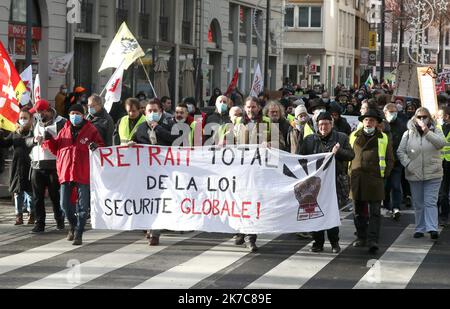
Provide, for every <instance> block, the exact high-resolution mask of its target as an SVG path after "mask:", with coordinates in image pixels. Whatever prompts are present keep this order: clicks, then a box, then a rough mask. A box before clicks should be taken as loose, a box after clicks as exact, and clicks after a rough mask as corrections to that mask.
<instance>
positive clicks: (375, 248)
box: [369, 241, 380, 254]
mask: <svg viewBox="0 0 450 309" xmlns="http://www.w3.org/2000/svg"><path fill="white" fill-rule="evenodd" d="M379 249H380V248H379V247H378V244H377V243H376V242H375V241H371V242H369V253H370V254H376V253H377V252H378V250H379Z"/></svg>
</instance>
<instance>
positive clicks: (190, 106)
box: [187, 104, 194, 114]
mask: <svg viewBox="0 0 450 309" xmlns="http://www.w3.org/2000/svg"><path fill="white" fill-rule="evenodd" d="M187 108H188V113H189V114H192V113H193V112H194V105H192V104H188V106H187Z"/></svg>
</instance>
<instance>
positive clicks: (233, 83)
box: [225, 69, 239, 97]
mask: <svg viewBox="0 0 450 309" xmlns="http://www.w3.org/2000/svg"><path fill="white" fill-rule="evenodd" d="M238 79H239V69H236V71H234V75H233V79H232V81H231V83H230V85H229V86H228V89H227V92H225V96H227V97H228V96H229V95H230V94H231V92H232V91H233V90H234V89H235V88H236V86H237V82H238Z"/></svg>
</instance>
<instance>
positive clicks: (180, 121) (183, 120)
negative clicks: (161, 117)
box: [175, 118, 186, 123]
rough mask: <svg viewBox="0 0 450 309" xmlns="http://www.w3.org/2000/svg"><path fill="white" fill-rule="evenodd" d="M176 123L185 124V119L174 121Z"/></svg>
mask: <svg viewBox="0 0 450 309" xmlns="http://www.w3.org/2000/svg"><path fill="white" fill-rule="evenodd" d="M175 120H176V122H177V123H185V122H186V119H184V118H181V119H175Z"/></svg>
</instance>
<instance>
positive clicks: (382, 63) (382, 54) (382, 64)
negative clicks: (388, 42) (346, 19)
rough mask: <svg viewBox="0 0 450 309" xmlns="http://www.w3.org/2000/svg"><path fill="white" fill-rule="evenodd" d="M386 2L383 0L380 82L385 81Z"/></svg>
mask: <svg viewBox="0 0 450 309" xmlns="http://www.w3.org/2000/svg"><path fill="white" fill-rule="evenodd" d="M385 10H386V2H385V0H381V34H380V40H381V51H380V83H381V82H383V79H384V45H385V42H384V31H385V25H384V24H385V20H386V12H385Z"/></svg>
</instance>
